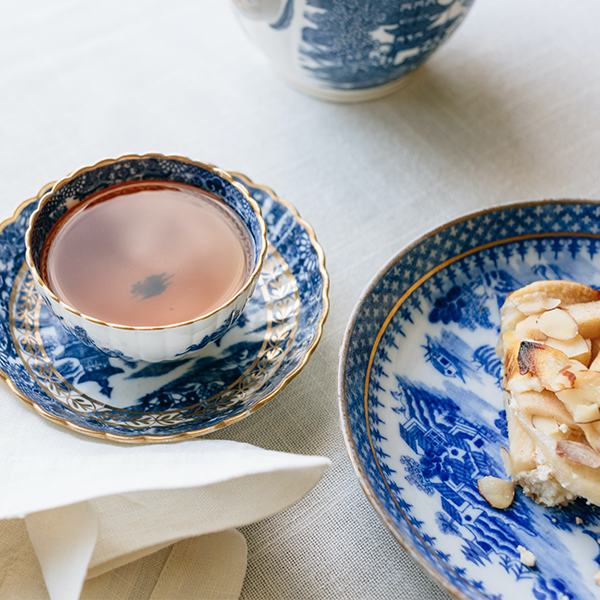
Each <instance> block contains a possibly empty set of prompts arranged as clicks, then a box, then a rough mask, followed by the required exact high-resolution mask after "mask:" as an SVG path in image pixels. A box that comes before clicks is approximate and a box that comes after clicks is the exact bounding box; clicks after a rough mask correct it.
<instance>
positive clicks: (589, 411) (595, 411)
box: [573, 404, 600, 423]
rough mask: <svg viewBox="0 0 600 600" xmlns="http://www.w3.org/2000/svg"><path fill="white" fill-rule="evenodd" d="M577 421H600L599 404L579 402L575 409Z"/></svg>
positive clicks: (574, 417)
mask: <svg viewBox="0 0 600 600" xmlns="http://www.w3.org/2000/svg"><path fill="white" fill-rule="evenodd" d="M573 419H575V423H594V422H595V421H600V407H599V406H598V405H597V404H577V405H576V406H575V409H574V410H573Z"/></svg>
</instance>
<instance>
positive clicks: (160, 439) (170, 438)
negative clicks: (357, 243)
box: [0, 171, 330, 444]
mask: <svg viewBox="0 0 600 600" xmlns="http://www.w3.org/2000/svg"><path fill="white" fill-rule="evenodd" d="M228 173H230V175H231V176H232V177H233V178H234V179H235V178H239V179H240V180H241V181H242V182H243V183H244V185H247V186H248V185H249V186H251V187H253V188H258V189H260V190H262V191H263V192H265V193H266V194H267V195H268V196H270V197H271V198H272V199H273V200H274V201H275V202H277V203H279V204H281V205H282V206H284V207H285V208H286V209H287V210H289V211H290V213H291V214H292V216H293V217H294V219H295V221H296V222H297V223H298V224H299V225H300V226H301V227H302V228H303V229H304V230H305V231H306V233H307V234H308V237H309V239H310V242H311V245H312V247H313V248H314V250H315V251H316V254H317V257H318V264H319V272H320V273H321V277H322V278H323V289H322V293H321V301H322V305H323V309H322V313H321V316H320V318H319V322H318V323H317V328H316V331H315V336H314V338H313V340H312V341H311V343H310V345H309V347H308V348H307V349H306V351H305V353H304V356H303V357H302V360H301V361H300V362H299V363H298V365H296V367H295V368H294V369H292V371H290V372H289V373H288V374H287V375H286V376H285V377H283V378H282V380H281V381H280V382H279V384H278V385H277V386H276V387H275V388H274V389H273V390H271V391H270V392H269V393H268V394H266V395H265V397H264V398H262V399H261V400H260V401H258V402H257V403H256V404H254V405H253V406H251V407H250V408H248V409H247V410H245V411H243V412H241V413H240V414H238V415H233V416H231V417H227V418H225V419H223V420H222V421H219V423H216V424H214V425H210V426H208V427H203V428H200V429H194V430H192V431H186V432H181V433H177V434H171V435H148V434H144V435H139V436H125V435H119V434H116V433H110V432H106V431H96V430H93V429H90V428H87V427H84V426H82V425H78V424H76V423H73V422H71V421H69V420H68V419H66V418H61V417H57V416H55V415H52V414H50V413H49V412H47V411H46V410H45V409H44V408H42V407H41V406H39V405H38V404H37V403H36V402H35V401H34V400H32V399H31V398H29V397H28V396H27V395H26V394H24V393H23V392H21V391H20V390H19V389H18V388H17V386H16V384H15V383H14V382H13V381H12V379H11V378H10V376H9V375H8V374H7V373H5V372H4V370H2V369H0V380H2V381H3V382H4V383H5V384H6V386H7V387H8V388H9V390H10V391H11V392H12V393H13V394H15V395H16V396H17V398H19V399H20V400H21V401H23V402H24V403H25V404H26V405H28V406H29V407H31V408H33V410H34V411H35V412H37V413H38V414H39V415H40V416H42V417H43V418H44V419H47V420H49V421H51V422H52V423H55V424H57V425H61V426H63V427H66V428H67V429H70V430H71V431H74V432H76V433H80V434H83V435H86V436H91V437H94V438H98V439H103V440H107V441H110V442H120V443H127V444H148V443H154V444H156V443H165V442H179V441H184V440H187V439H193V438H197V437H201V436H204V435H207V434H209V433H213V432H214V431H217V430H219V429H222V428H224V427H226V426H228V425H231V424H233V423H236V422H237V421H240V420H242V419H244V418H245V417H247V416H249V415H250V414H252V413H254V412H256V411H257V410H258V409H259V408H261V407H262V406H264V405H265V404H266V403H267V402H269V401H270V400H272V399H273V398H274V397H275V396H276V395H277V394H279V392H281V391H282V390H283V389H284V388H285V387H286V386H287V385H288V384H289V383H290V382H291V381H292V379H294V378H295V377H296V376H297V375H298V374H299V373H300V371H302V369H303V368H304V367H305V366H306V364H307V363H308V361H309V359H310V357H311V356H312V354H313V353H314V351H315V350H316V348H317V346H318V344H319V342H320V341H321V337H322V335H323V328H324V325H325V321H326V320H327V317H328V315H329V307H330V302H329V286H330V279H329V274H328V272H327V269H326V265H325V253H324V251H323V248H322V246H321V245H320V244H319V242H318V241H317V238H316V234H315V232H314V229H313V227H312V226H311V225H310V224H309V223H308V222H307V221H306V220H305V219H303V218H302V217H301V216H300V214H299V213H298V210H297V209H296V207H295V206H294V205H293V204H291V203H290V202H289V201H287V200H285V199H283V198H280V197H279V196H278V195H277V194H276V193H275V192H274V191H273V190H272V189H271V188H270V187H268V186H266V185H263V184H259V183H255V182H253V181H252V180H251V179H250V178H249V177H247V176H246V175H244V174H242V173H239V172H237V171H228ZM54 183H55V182H50V183H48V184H46V185H44V186H43V187H42V188H41V189H40V191H39V192H38V194H37V195H36V196H34V197H31V198H29V199H27V200H25V201H23V202H21V203H20V204H19V205H18V206H17V207H16V209H15V210H14V213H13V215H12V216H11V217H8V218H7V219H4V220H3V221H2V222H0V232H2V231H4V229H5V228H6V227H8V226H9V225H10V224H12V223H14V222H16V221H17V220H18V219H19V217H20V216H21V213H22V212H23V210H24V209H25V208H26V207H28V206H29V205H30V204H32V203H34V202H36V201H39V198H40V197H41V196H42V195H43V193H44V192H45V191H46V190H48V189H49V188H50V187H52V186H53V185H54ZM267 233H268V232H267Z"/></svg>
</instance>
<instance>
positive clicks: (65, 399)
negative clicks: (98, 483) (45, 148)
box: [0, 171, 328, 442]
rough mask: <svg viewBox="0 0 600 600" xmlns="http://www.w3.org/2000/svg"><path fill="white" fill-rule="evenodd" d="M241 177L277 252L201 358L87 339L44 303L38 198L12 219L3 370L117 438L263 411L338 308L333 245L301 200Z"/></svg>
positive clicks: (1, 230) (47, 409)
mask: <svg viewBox="0 0 600 600" xmlns="http://www.w3.org/2000/svg"><path fill="white" fill-rule="evenodd" d="M145 172H146V173H147V172H148V171H145ZM235 177H236V179H237V180H238V181H240V182H242V183H244V185H246V187H247V188H248V189H249V190H250V193H251V195H252V196H253V197H254V199H255V200H256V201H257V202H258V203H259V205H260V206H261V209H262V211H263V214H264V217H265V220H266V221H267V223H268V228H269V230H268V235H267V238H268V241H269V249H268V256H267V258H266V260H265V263H264V267H263V270H262V272H261V280H260V283H259V286H258V288H257V290H256V292H255V294H254V295H253V296H252V298H251V299H250V301H249V302H248V304H247V306H246V309H245V310H244V312H243V313H242V315H241V316H240V318H239V319H238V321H237V322H236V323H235V325H234V327H233V328H232V329H231V330H230V331H228V332H227V333H226V334H225V336H224V337H223V338H221V339H220V340H218V341H217V342H216V343H214V344H210V345H209V346H207V347H206V348H204V349H203V350H202V351H201V353H200V354H199V355H198V356H197V357H195V358H189V359H180V360H174V361H170V362H164V363H156V364H148V363H141V362H135V361H129V360H123V359H122V358H119V357H109V356H107V355H106V354H104V353H102V352H99V351H98V350H96V349H94V348H91V347H89V346H87V345H86V344H84V343H82V342H81V340H79V339H77V338H76V337H75V336H73V335H71V334H70V333H68V332H67V331H66V330H65V329H64V328H63V327H62V326H61V325H60V323H59V322H58V320H57V318H56V317H55V316H54V315H53V314H52V313H51V311H50V310H49V309H48V307H47V306H46V305H45V304H44V303H43V302H41V300H40V297H39V295H38V294H37V291H36V289H35V286H34V284H33V281H32V278H31V275H29V273H28V271H27V269H26V265H25V264H24V252H25V248H24V233H25V230H26V227H27V221H28V218H29V215H30V214H31V213H32V212H33V210H34V208H35V205H36V201H35V200H32V201H29V202H28V203H25V204H24V205H22V206H21V207H20V208H19V209H18V211H17V213H16V215H15V217H13V219H11V220H9V221H6V222H5V223H4V224H3V225H2V227H0V256H3V257H4V260H2V261H1V262H0V349H1V350H2V352H1V353H0V369H1V370H2V372H3V374H4V377H5V378H6V379H8V380H9V381H10V382H11V384H12V386H14V388H15V390H16V392H17V393H18V395H19V396H20V397H21V398H22V399H23V400H24V401H26V402H27V403H29V404H32V405H35V406H36V409H37V410H38V412H40V413H41V414H43V415H44V416H46V417H48V418H50V419H52V420H54V421H56V422H59V423H61V424H63V425H66V426H67V427H70V428H72V429H75V430H77V431H80V432H83V433H88V434H90V435H95V436H99V437H104V438H108V439H111V440H116V441H127V442H152V441H163V440H173V439H185V438H188V437H193V436H197V435H202V434H204V433H208V432H209V431H212V430H214V429H215V428H216V427H217V426H219V427H220V426H222V425H224V424H228V423H230V422H234V421H236V420H239V419H241V418H243V417H245V416H247V415H248V414H250V413H252V412H254V411H255V410H256V409H258V408H259V407H260V406H262V405H263V404H264V403H266V402H267V401H268V400H269V399H270V398H271V397H272V396H273V395H274V394H275V393H277V392H278V391H279V390H280V389H282V388H283V387H284V386H285V385H286V384H287V382H288V381H289V380H290V379H291V378H292V377H294V376H295V375H296V374H297V373H298V372H299V371H300V369H302V367H303V366H304V364H305V363H306V361H307V360H308V357H309V356H310V354H311V353H312V352H313V350H314V349H315V347H316V345H317V343H318V342H319V339H320V337H321V332H322V327H323V323H324V321H325V318H326V316H327V311H328V298H327V292H328V275H327V272H326V270H325V266H324V257H323V253H322V250H321V248H320V246H319V244H318V243H317V242H316V239H315V237H314V233H313V231H312V229H311V228H310V226H309V225H308V224H307V223H306V222H305V221H303V220H302V219H301V218H300V217H299V216H298V214H297V213H296V211H295V209H294V208H293V207H292V206H291V205H289V204H288V203H286V202H285V201H283V200H281V199H279V198H277V196H275V194H273V193H272V192H271V191H270V190H269V189H268V188H265V187H264V186H260V185H256V184H253V183H252V182H251V181H250V180H248V179H247V178H245V177H244V176H242V175H235ZM215 186H216V187H215V191H218V185H217V184H215Z"/></svg>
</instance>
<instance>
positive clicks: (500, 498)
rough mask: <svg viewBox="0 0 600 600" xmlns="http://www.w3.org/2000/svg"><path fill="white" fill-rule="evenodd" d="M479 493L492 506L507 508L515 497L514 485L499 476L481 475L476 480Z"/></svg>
mask: <svg viewBox="0 0 600 600" xmlns="http://www.w3.org/2000/svg"><path fill="white" fill-rule="evenodd" d="M477 487H478V488H479V493H480V494H481V495H482V496H483V497H484V498H485V500H486V501H487V503H488V504H489V505H490V506H493V507H494V508H500V509H505V508H508V507H509V506H510V505H511V504H512V501H513V499H514V497H515V485H514V483H513V482H512V481H506V480H505V479H500V478H499V477H491V476H488V477H482V478H481V479H478V480H477Z"/></svg>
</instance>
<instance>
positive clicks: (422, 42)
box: [286, 0, 473, 89]
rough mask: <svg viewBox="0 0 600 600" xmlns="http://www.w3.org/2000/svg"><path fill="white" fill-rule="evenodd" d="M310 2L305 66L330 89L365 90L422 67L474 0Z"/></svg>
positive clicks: (304, 36) (303, 50) (303, 52)
mask: <svg viewBox="0 0 600 600" xmlns="http://www.w3.org/2000/svg"><path fill="white" fill-rule="evenodd" d="M288 4H289V3H288ZM306 4H307V10H306V12H305V18H306V20H308V22H309V23H310V25H309V26H308V27H304V29H303V30H302V41H303V44H302V45H301V47H300V54H301V55H302V56H303V58H304V64H303V66H304V68H305V69H307V70H308V71H309V72H311V73H312V75H313V76H314V77H315V78H317V79H319V80H321V81H323V82H326V83H327V84H328V85H330V86H331V87H334V88H337V89H363V88H368V87H373V86H377V85H381V84H384V83H387V82H389V81H392V80H394V79H397V78H399V77H402V76H403V75H405V74H406V73H408V72H410V71H412V70H413V69H415V68H416V67H417V66H419V65H420V64H421V63H422V62H423V61H425V60H426V59H427V58H428V57H429V56H430V55H431V53H432V52H433V51H434V50H435V49H436V48H437V47H438V46H439V45H440V44H441V43H442V42H443V41H444V40H445V39H446V38H447V37H448V36H449V35H450V34H451V33H452V32H453V31H454V29H456V27H458V25H459V24H460V22H461V21H462V20H463V18H464V16H465V15H466V13H467V11H468V10H469V8H470V7H471V5H472V4H473V0H451V1H450V2H448V1H445V2H444V1H440V0H403V1H401V0H379V1H377V2H364V0H307V2H306ZM286 10H288V12H289V10H290V9H289V8H288V7H286Z"/></svg>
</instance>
